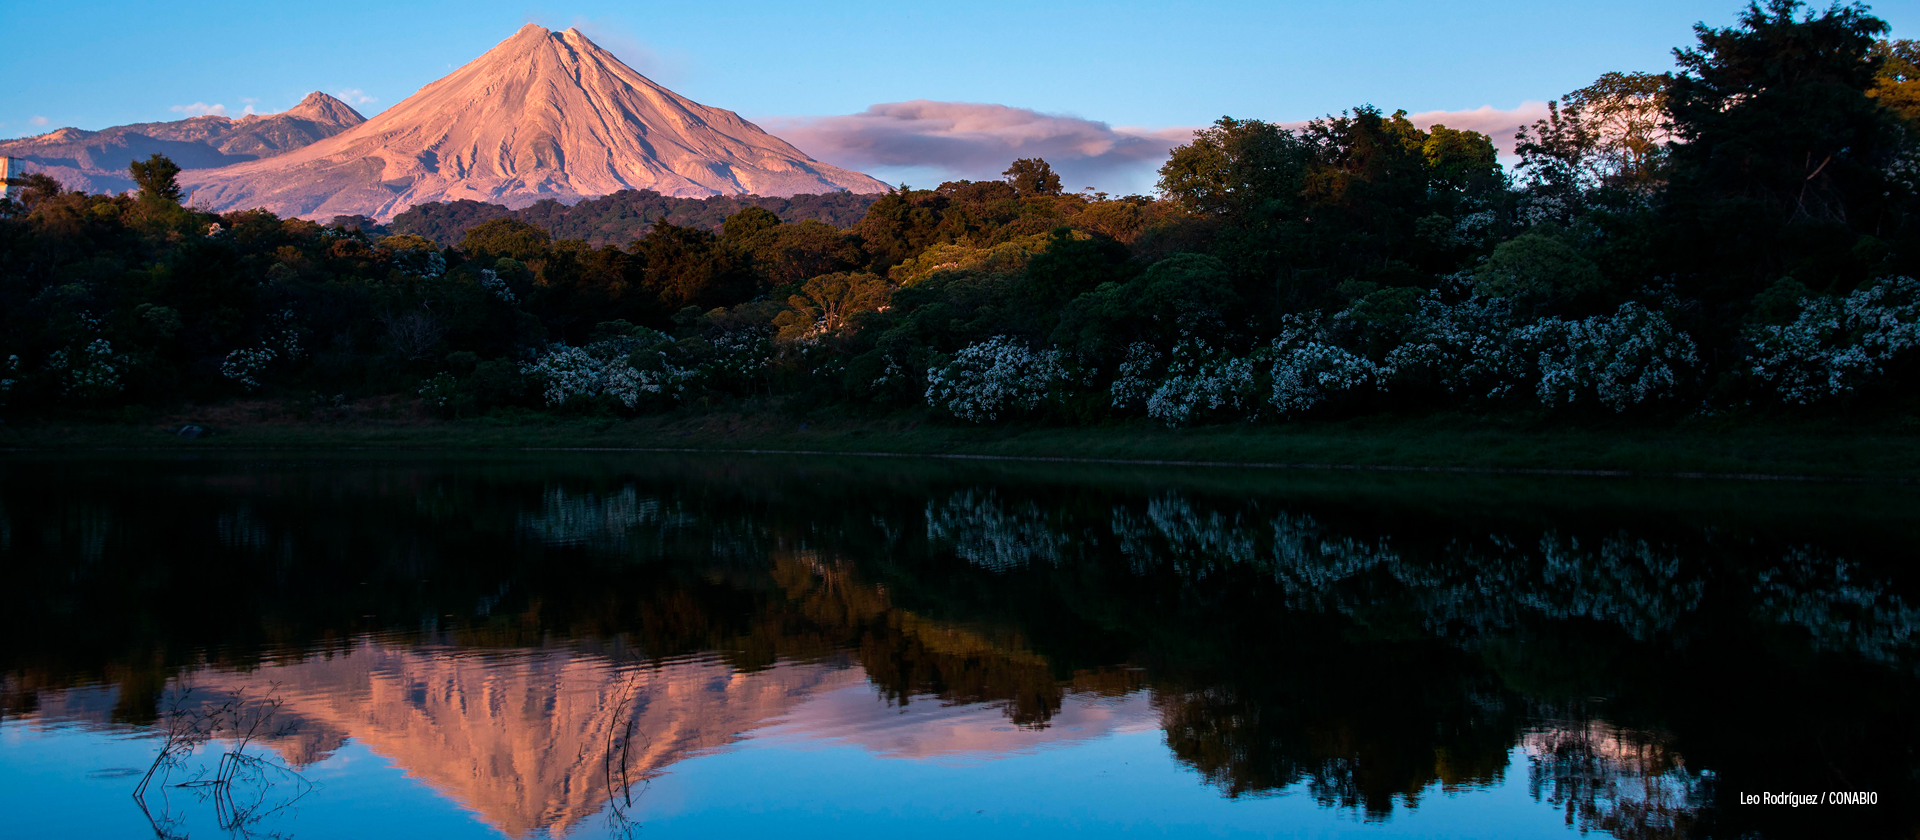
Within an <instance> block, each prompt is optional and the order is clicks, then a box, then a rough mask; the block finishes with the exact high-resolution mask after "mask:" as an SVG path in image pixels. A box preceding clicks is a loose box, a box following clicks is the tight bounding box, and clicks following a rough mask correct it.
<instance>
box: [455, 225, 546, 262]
mask: <svg viewBox="0 0 1920 840" xmlns="http://www.w3.org/2000/svg"><path fill="white" fill-rule="evenodd" d="M552 239H553V238H552V237H551V236H548V235H547V232H546V231H544V230H541V229H540V228H537V227H534V226H533V225H530V224H527V223H526V222H523V221H520V220H519V219H494V220H492V221H488V222H481V223H480V224H478V225H475V226H474V227H473V229H471V230H468V231H467V235H466V236H465V237H464V238H462V239H461V240H460V250H462V251H465V252H467V253H468V254H471V255H473V256H476V257H490V258H499V257H508V258H511V259H515V260H519V261H521V262H527V261H529V260H536V259H540V258H541V257H544V256H546V254H547V250H548V246H549V245H550V244H551V242H552Z"/></svg>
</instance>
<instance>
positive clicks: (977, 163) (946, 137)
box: [763, 99, 1193, 189]
mask: <svg viewBox="0 0 1920 840" xmlns="http://www.w3.org/2000/svg"><path fill="white" fill-rule="evenodd" d="M763 122H764V123H765V124H766V128H767V130H769V131H771V132H773V133H774V134H777V135H779V136H780V137H782V138H785V139H786V140H787V141H789V142H791V143H793V144H794V145H795V146H798V147H799V148H800V149H801V150H802V151H805V152H806V153H807V154H810V155H812V156H814V157H816V158H819V159H820V160H824V161H826V162H828V163H832V164H834V165H837V166H845V167H849V168H853V169H879V170H886V169H904V168H916V169H922V170H933V171H935V172H938V173H939V174H940V175H941V176H943V177H946V178H955V179H958V178H966V179H972V180H986V179H997V178H999V177H1000V173H1001V172H1002V171H1003V170H1005V169H1006V168H1007V165H1008V164H1010V163H1012V162H1013V161H1014V159H1015V158H1033V157H1038V158H1045V159H1046V160H1047V162H1048V163H1050V164H1052V165H1053V168H1054V170H1055V171H1057V172H1059V173H1060V175H1061V178H1062V179H1063V180H1064V182H1065V183H1066V184H1067V185H1068V189H1075V188H1076V185H1081V184H1097V185H1103V186H1104V185H1116V186H1117V185H1119V184H1122V183H1124V184H1126V185H1128V186H1133V185H1136V184H1137V183H1138V182H1139V181H1140V179H1141V178H1142V176H1143V174H1144V175H1151V173H1152V172H1153V171H1154V170H1156V169H1158V168H1159V166H1160V163H1161V162H1162V161H1164V160H1166V157H1167V152H1168V151H1169V150H1171V149H1172V148H1173V147H1174V146H1177V145H1180V144H1182V143H1185V142H1187V141H1188V140H1189V139H1190V138H1191V137H1192V136H1193V130H1192V129H1138V128H1114V127H1113V126H1110V125H1108V124H1106V123H1104V122H1100V121H1098V120H1089V119H1082V118H1080V117H1071V116H1063V115H1058V114H1046V113H1041V112H1039V111H1034V110H1031V109H1028V108H1015V107H1012V106H1008V105H992V104H986V103H977V102H934V101H930V100H925V99H916V100H913V101H911V102H887V103H882V104H879V105H874V106H872V107H870V108H868V109H866V110H865V111H862V112H860V113H858V114H848V115H845V116H831V117H776V118H772V119H768V120H764V121H763ZM1149 180H1150V179H1149Z"/></svg>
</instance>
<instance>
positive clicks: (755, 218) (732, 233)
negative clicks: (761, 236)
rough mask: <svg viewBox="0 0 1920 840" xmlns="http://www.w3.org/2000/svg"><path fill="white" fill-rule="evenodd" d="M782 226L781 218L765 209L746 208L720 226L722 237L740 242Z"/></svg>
mask: <svg viewBox="0 0 1920 840" xmlns="http://www.w3.org/2000/svg"><path fill="white" fill-rule="evenodd" d="M779 226H780V217H779V216H776V215H774V213H773V211H772V210H768V209H766V208H764V207H746V208H742V209H741V210H740V212H738V213H735V214H733V215H731V216H728V217H727V220H726V221H725V222H722V223H721V224H720V235H721V236H724V237H726V238H728V239H731V240H734V241H739V240H743V239H746V238H748V237H751V236H753V235H754V234H756V233H760V232H761V231H767V230H772V229H774V228H777V227H779Z"/></svg>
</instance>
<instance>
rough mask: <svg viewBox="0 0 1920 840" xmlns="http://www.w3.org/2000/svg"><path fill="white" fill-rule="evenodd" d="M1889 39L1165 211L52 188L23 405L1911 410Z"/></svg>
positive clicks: (15, 282) (1293, 134)
mask: <svg viewBox="0 0 1920 840" xmlns="http://www.w3.org/2000/svg"><path fill="white" fill-rule="evenodd" d="M1887 31H1888V26H1887V25H1886V23H1884V22H1883V21H1881V20H1879V19H1877V18H1875V17H1873V16H1871V15H1870V14H1869V13H1868V11H1867V9H1866V8H1865V7H1863V6H1859V5H1852V6H1834V7H1831V8H1829V9H1826V10H1824V11H1809V10H1806V9H1804V8H1802V7H1801V5H1800V4H1797V3H1793V2H1788V0H1773V2H1770V3H1769V4H1768V5H1767V6H1764V7H1762V6H1758V5H1754V6H1749V7H1748V8H1747V9H1746V10H1745V11H1744V12H1743V13H1742V14H1741V15H1740V18H1739V21H1738V23H1737V25H1735V26H1733V27H1730V28H1725V29H1715V28H1711V27H1707V26H1705V25H1701V26H1699V27H1698V28H1697V33H1696V34H1697V36H1698V42H1697V43H1696V44H1694V45H1693V46H1691V47H1688V48H1685V49H1680V50H1676V52H1675V55H1676V58H1677V60H1678V64H1679V67H1680V70H1679V71H1678V72H1675V73H1669V74H1659V75H1655V74H1647V73H1609V74H1606V75H1605V76H1603V77H1602V78H1600V79H1599V80H1597V81H1596V82H1595V83H1594V84H1592V85H1589V86H1587V87H1585V88H1582V89H1580V90H1578V91H1574V92H1572V93H1570V94H1568V95H1566V96H1565V97H1563V98H1561V99H1560V100H1558V101H1556V102H1555V103H1554V108H1553V109H1552V111H1551V114H1550V116H1549V117H1548V118H1547V119H1545V120H1542V121H1541V122H1539V123H1538V124H1536V125H1534V126H1532V127H1530V128H1528V129H1527V130H1526V131H1524V132H1523V133H1522V134H1521V136H1520V137H1519V139H1518V144H1517V148H1516V150H1515V151H1516V154H1517V157H1518V163H1517V165H1516V166H1515V167H1514V169H1513V170H1512V171H1508V170H1507V168H1506V167H1504V166H1503V165H1502V164H1501V162H1500V160H1499V157H1498V155H1497V153H1496V149H1495V146H1494V144H1493V142H1492V141H1491V139H1490V138H1488V137H1487V136H1485V135H1482V134H1478V133H1476V132H1472V131H1462V130H1455V129H1451V128H1448V127H1446V126H1441V125H1436V126H1432V127H1430V128H1426V129H1422V128H1419V127H1417V126H1415V125H1414V124H1413V123H1411V122H1410V121H1409V120H1408V119H1407V118H1406V116H1405V112H1391V113H1390V112H1388V111H1385V110H1383V109H1379V108H1375V107H1372V106H1360V107H1356V108H1354V109H1351V110H1349V111H1346V112H1343V113H1340V114H1337V115H1330V116H1328V117H1325V118H1322V119H1318V120H1314V121H1312V122H1311V123H1309V124H1308V125H1306V126H1305V127H1304V128H1300V129H1288V128H1284V127H1282V126H1279V125H1276V124H1273V123H1268V122H1264V121H1261V120H1252V119H1232V118H1223V119H1222V120H1220V121H1219V122H1218V123H1216V124H1215V125H1214V126H1212V127H1210V128H1208V129H1206V130H1204V131H1201V132H1199V133H1198V134H1197V135H1196V136H1195V138H1194V139H1193V141H1192V142H1191V143H1189V144H1187V145H1184V146H1181V147H1179V148H1177V149H1174V150H1173V152H1172V155H1171V157H1170V158H1169V160H1168V161H1167V163H1166V164H1165V166H1164V167H1163V168H1162V169H1161V172H1160V174H1161V179H1160V184H1159V186H1160V191H1159V193H1158V195H1156V196H1154V197H1145V196H1127V197H1119V198H1116V197H1111V196H1108V195H1105V194H1068V193H1064V192H1063V191H1062V189H1061V186H1060V181H1059V178H1058V177H1057V176H1056V175H1055V174H1054V173H1053V172H1052V170H1051V168H1050V167H1049V166H1048V165H1047V164H1046V162H1045V161H1041V160H1019V161H1015V162H1014V163H1013V165H1012V166H1011V167H1010V168H1009V169H1008V170H1007V171H1006V173H1005V176H1006V177H1005V179H1004V180H1001V181H984V182H970V181H956V182H949V183H945V184H941V185H940V186H939V187H938V188H936V189H932V190H912V189H906V188H902V189H899V190H896V191H894V192H892V193H889V194H886V195H884V196H880V197H878V198H877V199H873V198H870V197H857V196H813V197H795V198H793V199H760V198H752V197H733V198H724V199H722V198H716V199H706V200H692V199H666V198H662V197H659V196H657V195H654V194H651V193H645V192H627V193H620V194H617V195H614V196H609V197H607V198H603V199H598V200H594V201H587V202H582V203H581V204H578V205H575V206H573V207H565V206H562V205H559V204H558V203H554V202H547V203H542V204H538V205H534V206H533V207H530V208H526V209H523V210H520V211H514V212H508V211H505V210H504V209H503V208H497V207H494V206H492V205H483V204H477V203H470V202H462V203H456V204H451V205H428V206H424V207H420V208H415V209H414V210H411V211H409V212H408V213H405V214H402V215H401V216H400V217H398V218H396V219H395V220H394V222H393V223H392V224H391V225H389V226H387V227H386V228H384V229H383V228H381V227H379V226H377V225H373V224H371V220H366V219H340V220H336V221H337V222H338V223H337V224H334V225H319V224H314V223H311V222H307V221H303V220H298V219H290V220H282V219H278V218H275V217H273V216H271V215H269V214H266V213H262V212H257V211H256V212H237V213H228V214H224V215H220V216H214V215H210V214H206V213H201V212H197V211H194V210H192V209H190V208H183V207H181V206H180V205H179V196H178V189H177V187H176V186H175V185H174V181H173V169H172V167H171V164H170V163H168V162H166V161H165V160H164V159H163V158H156V159H155V160H152V161H149V162H147V163H142V164H136V166H135V167H134V171H133V176H134V180H135V181H136V182H137V183H138V184H139V185H140V190H139V192H138V194H137V195H122V196H96V195H80V194H75V193H70V192H66V191H63V190H62V189H61V188H60V186H59V185H58V184H57V183H54V182H52V181H51V180H50V179H47V178H44V177H33V178H29V179H28V181H29V182H28V183H27V184H26V185H25V189H24V190H23V192H22V194H21V196H20V199H19V201H18V202H15V203H12V204H9V205H7V207H6V208H5V212H4V216H5V218H4V220H0V259H4V261H5V264H6V266H7V269H6V273H5V276H4V278H3V279H0V308H3V309H4V313H5V314H4V316H3V317H4V320H3V321H0V360H4V361H0V364H4V365H5V368H4V369H0V379H4V381H5V382H6V384H5V386H4V390H3V391H0V393H4V399H6V400H7V401H8V404H9V406H10V407H11V408H13V409H15V410H45V409H49V408H52V407H56V406H75V407H83V406H112V405H127V404H135V405H158V404H165V403H172V402H177V401H179V400H183V399H185V400H210V399H222V398H229V397H234V396H240V395H245V394H249V393H253V394H268V395H271V394H276V393H279V394H301V393H308V392H324V393H330V394H331V393H342V394H352V395H364V394H376V393H396V392H404V393H413V394H418V395H420V396H421V397H422V398H423V399H424V401H425V404H426V405H427V406H429V407H430V408H432V409H434V410H438V411H442V412H445V413H449V414H454V415H464V414H471V413H475V412H484V411H489V410H492V409H496V408H508V407H518V408H522V409H526V408H532V409H565V410H568V411H591V412H638V411H648V410H659V409H663V408H668V407H672V406H676V405H684V404H701V405H711V404H715V403H716V402H722V401H726V400H729V399H753V400H756V401H761V402H765V403H773V404H783V403H784V404H791V405H800V406H808V407H814V406H820V405H840V406H845V407H849V408H851V407H855V406H863V407H867V408H870V409H874V410H894V409H900V408H907V407H915V406H917V407H920V409H921V410H928V411H931V412H932V413H933V414H935V415H937V416H944V417H952V418H957V419H960V420H963V421H971V422H985V421H989V420H1004V419H1011V418H1016V417H1022V416H1025V417H1038V418H1047V419H1051V420H1053V421H1056V422H1090V421H1098V420H1101V419H1104V418H1107V417H1115V416H1127V415H1146V416H1148V417H1151V418H1154V419H1155V420H1158V421H1161V422H1165V423H1167V424H1169V425H1182V424H1189V423H1199V422H1211V421H1222V420H1233V419H1254V420H1259V419H1269V418H1277V417H1290V416H1300V415H1308V414H1322V415H1339V414H1345V413H1356V412H1361V413H1364V412H1375V411H1382V410H1394V411H1402V410H1415V411H1419V410H1433V409H1457V408H1466V409H1470V410H1476V411H1477V410H1524V411H1538V410H1548V411H1553V412H1561V413H1583V412H1587V413H1597V414H1603V415H1612V414H1621V413H1626V414H1633V415H1639V416H1649V417H1660V416H1665V417H1673V416H1686V415H1698V414H1719V413H1725V412H1729V411H1733V412H1742V411H1748V410H1750V409H1749V408H1748V407H1750V406H1759V407H1766V406H1781V405H1787V406H1800V405H1847V406H1854V407H1858V406H1861V405H1879V406H1883V407H1887V408H1889V409H1891V410H1894V411H1910V410H1911V408H1912V405H1911V400H1912V397H1911V392H1912V389H1911V388H1910V387H1907V386H1910V385H1911V383H1912V382H1913V381H1914V380H1913V376H1914V373H1915V371H1914V367H1915V365H1914V359H1915V357H1916V355H1920V353H1917V352H1916V348H1920V281H1915V280H1914V279H1912V278H1913V276H1914V275H1916V274H1920V272H1917V271H1916V270H1915V266H1914V265H1913V263H1914V261H1915V257H1916V254H1920V250H1916V246H1920V242H1916V234H1920V226H1916V221H1917V220H1920V216H1916V215H1915V211H1916V209H1920V205H1916V201H1917V200H1920V181H1917V180H1916V179H1920V133H1916V130H1917V128H1920V124H1916V122H1915V120H1916V119H1920V65H1916V61H1915V60H1916V58H1920V48H1916V46H1915V45H1914V44H1912V43H1910V42H1906V41H1886V40H1877V39H1879V38H1881V37H1882V36H1884V35H1885V34H1886V32H1887ZM869 201H870V202H871V203H870V205H868V202H869ZM855 214H860V215H859V217H858V219H857V220H855V219H854V215H855ZM456 235H457V244H452V243H454V240H455V238H456ZM623 240H624V241H623ZM450 244H451V247H449V245H450Z"/></svg>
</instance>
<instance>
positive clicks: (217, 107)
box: [167, 102, 227, 117]
mask: <svg viewBox="0 0 1920 840" xmlns="http://www.w3.org/2000/svg"><path fill="white" fill-rule="evenodd" d="M167 110H169V111H175V112H178V113H181V114H186V115H187V116H189V117H204V116H207V115H209V114H211V115H213V116H216V117H224V116H226V115H227V106H225V105H222V104H220V103H218V102H216V103H214V104H212V105H208V104H207V103H205V102H195V103H193V104H192V105H175V106H173V107H171V108H168V109H167Z"/></svg>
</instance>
